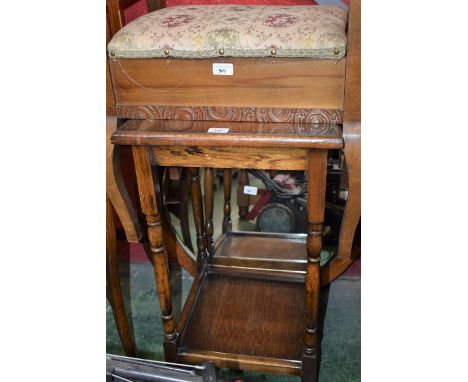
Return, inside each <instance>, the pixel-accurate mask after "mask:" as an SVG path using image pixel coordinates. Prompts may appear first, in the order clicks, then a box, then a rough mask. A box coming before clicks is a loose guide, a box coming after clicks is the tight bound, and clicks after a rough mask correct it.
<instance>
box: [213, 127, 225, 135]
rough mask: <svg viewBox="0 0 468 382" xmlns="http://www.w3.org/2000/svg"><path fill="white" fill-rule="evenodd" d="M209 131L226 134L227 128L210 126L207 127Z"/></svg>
mask: <svg viewBox="0 0 468 382" xmlns="http://www.w3.org/2000/svg"><path fill="white" fill-rule="evenodd" d="M208 132H209V133H219V134H226V133H228V132H229V128H227V127H210V128H209V129H208Z"/></svg>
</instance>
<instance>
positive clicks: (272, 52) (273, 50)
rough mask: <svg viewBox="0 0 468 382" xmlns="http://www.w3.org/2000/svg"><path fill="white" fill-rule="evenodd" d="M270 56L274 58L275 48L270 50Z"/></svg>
mask: <svg viewBox="0 0 468 382" xmlns="http://www.w3.org/2000/svg"><path fill="white" fill-rule="evenodd" d="M271 55H272V56H276V49H275V48H273V49H272V50H271Z"/></svg>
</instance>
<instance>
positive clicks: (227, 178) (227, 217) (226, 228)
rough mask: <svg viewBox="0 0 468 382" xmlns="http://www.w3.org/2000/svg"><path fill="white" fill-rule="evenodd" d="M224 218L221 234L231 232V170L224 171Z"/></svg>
mask: <svg viewBox="0 0 468 382" xmlns="http://www.w3.org/2000/svg"><path fill="white" fill-rule="evenodd" d="M223 178H224V180H223V182H224V211H223V212H224V217H223V233H227V232H231V230H232V221H231V188H232V170H231V169H230V168H226V169H224V176H223Z"/></svg>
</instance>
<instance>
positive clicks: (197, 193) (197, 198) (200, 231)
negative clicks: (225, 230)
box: [189, 167, 209, 269]
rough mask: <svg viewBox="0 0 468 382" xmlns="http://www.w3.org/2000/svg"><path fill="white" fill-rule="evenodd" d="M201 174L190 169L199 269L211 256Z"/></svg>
mask: <svg viewBox="0 0 468 382" xmlns="http://www.w3.org/2000/svg"><path fill="white" fill-rule="evenodd" d="M199 173H200V169H198V168H195V167H194V168H189V174H190V178H191V192H192V208H193V219H194V221H195V230H196V232H197V250H198V253H197V264H198V267H199V269H202V268H203V265H204V264H205V263H206V261H207V259H208V256H209V255H208V251H207V244H206V235H205V228H204V226H203V220H204V218H203V201H202V197H201V188H200V174H199Z"/></svg>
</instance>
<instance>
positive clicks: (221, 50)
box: [219, 48, 224, 56]
mask: <svg viewBox="0 0 468 382" xmlns="http://www.w3.org/2000/svg"><path fill="white" fill-rule="evenodd" d="M219 54H220V55H221V56H222V55H223V54H224V49H223V48H221V49H220V50H219Z"/></svg>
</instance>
